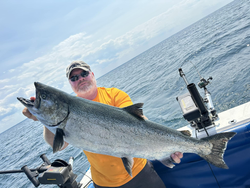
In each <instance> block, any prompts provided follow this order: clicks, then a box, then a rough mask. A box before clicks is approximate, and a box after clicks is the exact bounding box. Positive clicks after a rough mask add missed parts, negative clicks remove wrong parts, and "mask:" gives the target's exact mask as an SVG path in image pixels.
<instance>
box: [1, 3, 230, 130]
mask: <svg viewBox="0 0 250 188" xmlns="http://www.w3.org/2000/svg"><path fill="white" fill-rule="evenodd" d="M230 2H232V0H175V1H173V0H154V1H152V0H136V1H135V0H95V1H90V0H72V1H68V0H53V1H51V0H43V1H41V0H37V1H34V0H22V1H20V0H8V1H0V28H1V29H0V133H1V132H3V131H5V130H7V129H9V128H10V127H12V126H14V125H16V124H17V123H19V122H20V121H23V120H24V119H25V117H24V116H23V115H22V109H23V108H24V106H23V105H22V104H21V103H20V102H19V101H17V99H16V98H17V97H24V98H30V97H31V96H35V88H34V84H33V83H34V82H36V81H38V82H41V83H44V84H47V85H50V86H53V87H56V88H59V89H61V90H63V91H66V92H68V93H72V89H71V87H70V85H69V83H68V80H67V78H66V76H65V69H66V67H67V66H68V65H69V64H70V63H71V62H72V61H73V60H82V61H85V62H86V63H88V64H89V65H90V66H91V69H92V71H93V72H94V73H95V77H96V78H99V77H100V76H102V75H104V74H106V73H107V72H109V71H111V70H112V69H114V68H116V67H118V66H119V65H121V64H123V63H125V62H127V61H128V60H130V59H132V58H133V57H135V56H137V55H139V54H140V53H142V52H144V51H145V50H147V49H149V48H151V47H152V46H154V45H156V44H158V43H159V42H161V41H163V40H165V39H167V38H168V37H170V36H171V35H173V34H175V33H177V32H179V31H181V30H182V29H184V28H186V27H187V26H189V25H191V24H193V23H195V22H196V21H198V20H200V19H202V18H204V17H205V16H207V15H209V14H211V13H213V12H214V11H216V10H218V9H219V8H221V7H223V6H225V5H226V4H228V3H230Z"/></svg>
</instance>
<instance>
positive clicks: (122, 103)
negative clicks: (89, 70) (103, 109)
mask: <svg viewBox="0 0 250 188" xmlns="http://www.w3.org/2000/svg"><path fill="white" fill-rule="evenodd" d="M93 101H96V102H100V103H104V104H108V105H111V106H116V107H120V108H123V107H126V106H129V105H132V104H133V103H132V101H131V99H130V97H129V96H128V94H126V93H125V92H123V91H121V90H119V89H117V88H104V87H98V94H97V96H96V98H95V99H94V100H93ZM84 153H85V155H86V156H87V158H88V161H89V163H90V165H91V175H92V179H93V181H94V182H95V184H97V185H99V186H103V187H119V186H122V185H124V184H125V183H127V182H129V181H130V180H131V179H132V178H131V177H130V175H129V174H128V173H127V171H126V170H125V167H124V165H123V163H122V160H121V158H118V157H113V156H109V155H102V154H97V153H92V152H88V151H84ZM146 162H147V160H146V159H142V158H134V165H133V168H132V174H133V177H135V176H136V175H137V174H138V173H139V172H140V171H141V170H142V169H143V168H144V166H145V165H146Z"/></svg>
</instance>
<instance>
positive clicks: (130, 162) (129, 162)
mask: <svg viewBox="0 0 250 188" xmlns="http://www.w3.org/2000/svg"><path fill="white" fill-rule="evenodd" d="M121 159H122V162H123V165H124V167H125V169H126V171H127V172H128V174H129V175H130V176H131V177H133V176H132V167H133V164H134V159H133V158H132V157H122V158H121Z"/></svg>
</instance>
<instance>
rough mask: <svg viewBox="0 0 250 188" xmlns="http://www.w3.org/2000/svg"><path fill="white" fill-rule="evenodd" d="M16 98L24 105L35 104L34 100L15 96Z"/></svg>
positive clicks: (31, 105) (30, 105)
mask: <svg viewBox="0 0 250 188" xmlns="http://www.w3.org/2000/svg"><path fill="white" fill-rule="evenodd" d="M17 99H18V100H19V101H20V102H21V103H22V104H23V105H24V106H25V107H33V106H34V104H35V101H34V100H29V99H25V98H23V97H17Z"/></svg>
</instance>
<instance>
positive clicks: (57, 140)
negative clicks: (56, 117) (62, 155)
mask: <svg viewBox="0 0 250 188" xmlns="http://www.w3.org/2000/svg"><path fill="white" fill-rule="evenodd" d="M64 135H65V134H64V132H63V130H62V129H60V128H57V129H56V134H55V137H54V142H53V153H56V152H58V151H59V150H60V149H61V148H62V147H63V144H64V139H63V136H64Z"/></svg>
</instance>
